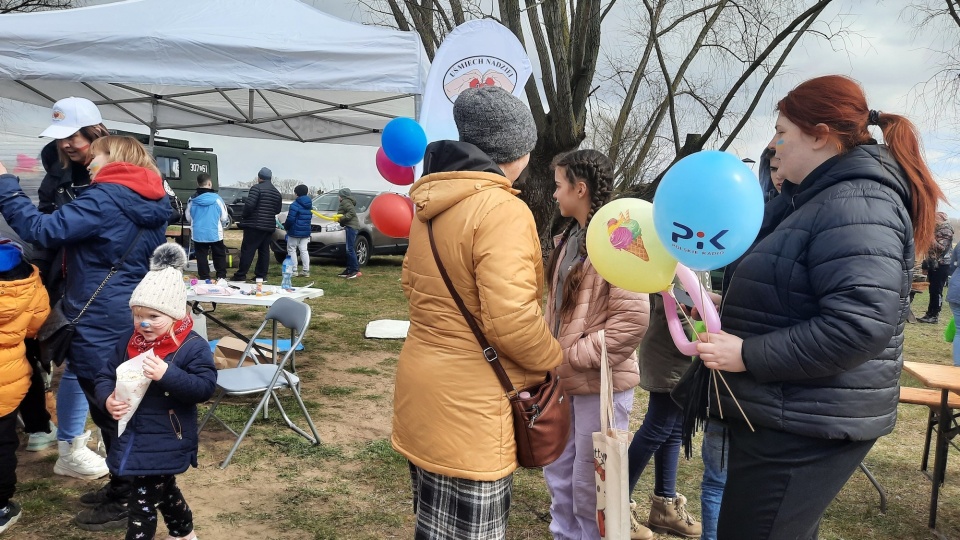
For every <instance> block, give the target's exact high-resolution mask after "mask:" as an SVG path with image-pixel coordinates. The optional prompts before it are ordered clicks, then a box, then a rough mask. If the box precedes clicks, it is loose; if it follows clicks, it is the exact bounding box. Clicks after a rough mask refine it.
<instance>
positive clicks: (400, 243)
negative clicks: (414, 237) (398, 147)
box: [270, 191, 407, 266]
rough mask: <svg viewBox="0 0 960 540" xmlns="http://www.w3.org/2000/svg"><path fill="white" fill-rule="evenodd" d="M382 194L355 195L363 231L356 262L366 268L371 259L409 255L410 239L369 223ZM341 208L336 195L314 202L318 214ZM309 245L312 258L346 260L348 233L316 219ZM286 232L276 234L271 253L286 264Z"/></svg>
mask: <svg viewBox="0 0 960 540" xmlns="http://www.w3.org/2000/svg"><path fill="white" fill-rule="evenodd" d="M380 193H382V192H380V191H353V198H354V199H356V200H357V218H358V219H359V220H360V230H359V231H357V246H356V247H357V262H359V263H360V266H365V265H366V264H367V263H368V262H370V257H371V256H372V255H403V254H405V253H406V252H407V239H406V238H394V237H392V236H387V235H385V234H383V233H382V232H380V231H379V230H377V228H376V227H374V226H373V222H372V221H370V203H371V202H373V198H374V197H376V196H377V195H379V194H380ZM339 206H340V196H339V195H338V194H337V192H336V191H330V192H327V193H324V194H322V195H318V196H317V197H315V198H314V199H313V209H314V210H316V211H317V212H319V213H321V214H324V215H327V216H332V215H334V214H336V213H337V208H338V207H339ZM277 218H278V219H279V220H280V223H283V222H284V221H286V219H287V213H286V212H282V213H281V214H280V215H279V216H277ZM310 230H311V233H310V243H309V244H308V245H307V251H308V252H309V253H310V257H311V258H313V257H326V258H334V259H343V258H345V257H346V256H347V251H346V242H347V233H346V232H344V230H343V227H341V226H340V224H339V223H337V222H335V221H328V220H325V219H323V218H319V217H317V216H313V220H312V221H311V223H310ZM286 235H287V232H286V231H282V230H280V229H277V230H276V231H275V232H274V233H273V238H272V240H271V242H270V249H272V250H273V256H274V257H275V258H276V259H277V262H283V259H285V258H286V256H287V240H286Z"/></svg>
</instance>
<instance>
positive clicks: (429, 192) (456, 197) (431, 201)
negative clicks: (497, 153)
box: [410, 141, 520, 222]
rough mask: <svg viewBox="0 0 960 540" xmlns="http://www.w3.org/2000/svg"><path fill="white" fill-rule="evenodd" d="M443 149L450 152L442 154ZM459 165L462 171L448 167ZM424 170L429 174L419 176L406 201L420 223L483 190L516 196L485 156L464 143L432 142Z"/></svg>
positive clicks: (493, 164) (514, 190)
mask: <svg viewBox="0 0 960 540" xmlns="http://www.w3.org/2000/svg"><path fill="white" fill-rule="evenodd" d="M435 145H436V146H435ZM444 148H447V149H448V150H450V151H449V152H443V151H442V150H443V149H444ZM431 150H433V151H431ZM477 154H479V155H477ZM431 158H432V159H431ZM427 160H430V161H429V162H428V161H427ZM445 164H446V166H445ZM459 166H463V167H464V168H462V169H460V168H450V167H459ZM428 167H430V168H428ZM471 167H472V168H471ZM490 167H493V168H495V169H496V172H493V171H491V170H490ZM424 170H425V171H431V173H430V174H427V175H425V176H422V177H421V178H420V180H418V181H417V183H415V184H414V185H413V187H411V188H410V198H411V199H413V204H414V208H415V211H416V214H417V219H419V220H420V221H422V222H426V221H427V220H430V219H433V218H434V217H436V216H438V215H440V214H442V213H443V212H445V211H446V210H448V209H449V208H450V207H452V206H454V205H456V204H457V203H459V202H460V201H462V200H464V199H466V198H467V197H470V196H471V195H475V194H477V193H481V192H483V191H487V190H490V189H503V190H505V191H507V192H509V193H510V194H511V195H516V194H518V193H520V191H519V190H516V189H513V188H512V187H511V186H510V181H509V180H507V178H506V177H505V176H503V173H502V172H500V168H499V167H497V166H496V164H495V163H493V161H491V160H490V158H488V157H486V154H484V153H483V152H480V150H479V149H477V147H475V146H473V145H472V144H468V143H460V142H456V141H438V142H435V143H432V144H431V145H430V146H428V147H427V158H426V159H425V160H424Z"/></svg>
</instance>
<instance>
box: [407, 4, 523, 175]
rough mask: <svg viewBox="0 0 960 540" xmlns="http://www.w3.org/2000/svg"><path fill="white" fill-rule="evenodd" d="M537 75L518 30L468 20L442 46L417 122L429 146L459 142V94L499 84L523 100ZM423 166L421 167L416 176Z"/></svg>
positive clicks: (492, 22)
mask: <svg viewBox="0 0 960 540" xmlns="http://www.w3.org/2000/svg"><path fill="white" fill-rule="evenodd" d="M531 73H533V68H532V67H531V66H530V58H529V57H527V52H526V51H525V50H524V49H523V45H521V44H520V40H518V39H517V37H516V36H515V35H513V32H511V31H510V30H508V29H507V28H506V27H505V26H503V25H501V24H500V23H498V22H496V21H494V20H492V19H477V20H473V21H468V22H465V23H463V24H461V25H460V26H458V27H456V28H454V29H453V32H450V33H449V34H447V37H446V39H444V40H443V43H441V44H440V48H439V49H438V50H437V54H436V55H435V56H434V58H433V63H432V64H431V65H430V74H429V75H428V76H427V85H426V87H425V89H424V92H423V103H422V104H421V106H420V117H419V119H418V121H419V123H420V125H421V126H422V127H423V130H424V131H425V132H426V133H427V142H428V143H430V142H433V141H440V140H445V139H449V140H454V141H455V140H457V139H459V138H460V136H459V134H458V133H457V125H456V123H454V121H453V102H454V101H456V100H457V96H459V95H460V92H463V91H464V90H466V89H467V88H476V87H478V86H499V87H502V88H503V89H504V90H507V91H508V92H512V93H513V95H515V96H518V97H521V99H522V95H523V87H524V85H526V84H527V79H528V78H530V75H531ZM422 171H423V164H422V163H421V164H418V165H417V170H416V175H415V177H416V178H419V177H420V174H421V172H422Z"/></svg>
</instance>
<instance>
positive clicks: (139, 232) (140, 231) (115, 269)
mask: <svg viewBox="0 0 960 540" xmlns="http://www.w3.org/2000/svg"><path fill="white" fill-rule="evenodd" d="M142 234H143V229H138V230H137V236H136V237H134V239H133V242H132V243H131V244H130V245H129V246H128V247H127V251H125V252H124V253H123V257H120V262H118V263H117V264H115V265H113V266H111V267H110V272H109V273H108V274H107V277H105V278H103V281H102V282H101V283H100V286H99V287H97V290H95V291H93V296H91V297H90V299H89V300H87V303H86V304H85V305H84V306H83V309H81V310H80V313H79V314H78V315H77V316H76V317H74V319H73V321H71V322H72V323H73V324H77V321H79V320H80V317H82V316H83V314H84V313H85V312H86V311H87V308H88V307H90V304H92V303H93V299H94V298H96V297H97V295H98V294H100V291H102V290H103V288H104V287H105V286H106V285H107V282H108V281H110V278H112V277H113V275H114V274H116V273H117V272H118V271H119V270H120V267H121V266H123V262H124V261H126V260H127V255H129V254H130V252H131V251H132V250H133V247H134V246H136V245H137V240H140V235H142Z"/></svg>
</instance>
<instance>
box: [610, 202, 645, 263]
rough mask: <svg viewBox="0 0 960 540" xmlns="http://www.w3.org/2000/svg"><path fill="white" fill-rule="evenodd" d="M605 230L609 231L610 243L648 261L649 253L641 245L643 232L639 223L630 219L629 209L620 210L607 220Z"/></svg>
mask: <svg viewBox="0 0 960 540" xmlns="http://www.w3.org/2000/svg"><path fill="white" fill-rule="evenodd" d="M607 232H608V233H610V244H611V245H612V246H613V247H614V248H616V249H618V250H623V251H628V252H630V253H632V254H634V255H636V256H637V257H640V260H642V261H649V260H650V255H648V254H647V249H646V248H645V247H643V234H642V232H643V231H642V229H641V228H640V223H639V222H638V221H637V220H635V219H630V210H626V211H624V212H621V213H620V215H619V216H618V217H616V218H610V219H609V220H608V221H607Z"/></svg>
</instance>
